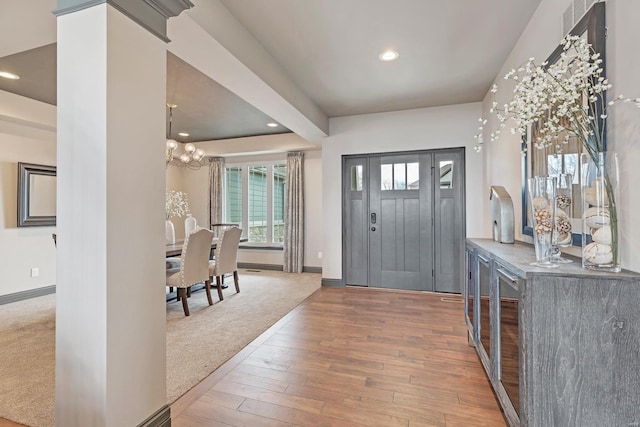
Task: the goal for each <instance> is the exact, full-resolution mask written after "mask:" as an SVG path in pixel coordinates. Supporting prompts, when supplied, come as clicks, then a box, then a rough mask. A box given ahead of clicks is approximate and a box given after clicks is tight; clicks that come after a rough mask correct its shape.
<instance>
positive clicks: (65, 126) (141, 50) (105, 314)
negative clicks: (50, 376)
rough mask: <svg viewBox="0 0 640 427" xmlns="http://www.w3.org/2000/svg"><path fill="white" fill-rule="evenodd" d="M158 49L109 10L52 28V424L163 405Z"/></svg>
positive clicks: (68, 17)
mask: <svg viewBox="0 0 640 427" xmlns="http://www.w3.org/2000/svg"><path fill="white" fill-rule="evenodd" d="M165 92H166V44H165V42H164V41H163V40H161V39H160V38H158V37H156V36H155V35H153V34H151V33H150V32H149V31H147V30H145V29H144V28H142V27H141V26H140V25H138V24H137V23H135V22H134V21H132V20H131V19H130V18H128V17H126V16H125V15H123V14H122V13H121V12H119V11H118V10H117V9H115V8H114V7H112V6H110V5H107V4H105V3H103V4H99V5H97V6H93V7H89V8H87V9H83V10H80V11H76V12H73V13H69V14H65V15H61V16H59V17H58V118H57V122H58V137H57V156H58V220H57V233H58V246H57V297H56V424H57V425H58V426H61V427H62V426H64V427H73V426H113V427H116V426H117V427H122V426H136V425H139V424H140V423H141V422H143V421H144V420H145V419H146V418H147V417H149V416H150V415H151V414H153V413H154V412H156V411H157V410H159V409H161V408H162V407H164V406H165V405H166V380H165V378H166V367H165V364H166V355H165V354H166V353H165V328H166V314H165V313H166V311H165V310H166V305H165V284H164V281H165V278H164V276H165V273H164V246H165V242H164V231H163V230H164V197H165V165H164V159H163V158H164V142H165V103H166V96H165Z"/></svg>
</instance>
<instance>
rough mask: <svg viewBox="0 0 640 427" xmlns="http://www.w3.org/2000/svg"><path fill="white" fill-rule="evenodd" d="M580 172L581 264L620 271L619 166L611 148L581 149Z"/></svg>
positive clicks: (598, 268)
mask: <svg viewBox="0 0 640 427" xmlns="http://www.w3.org/2000/svg"><path fill="white" fill-rule="evenodd" d="M580 163H581V169H582V176H581V182H580V186H581V189H582V203H583V209H582V212H583V214H582V266H583V267H584V268H588V269H592V270H602V271H610V272H619V271H620V270H621V267H620V246H619V236H620V229H619V227H618V225H619V221H618V219H619V218H618V217H619V213H620V212H619V209H618V206H620V194H619V187H620V185H619V184H620V168H619V165H618V154H617V153H615V152H612V151H605V152H602V153H584V154H582V155H581V159H580Z"/></svg>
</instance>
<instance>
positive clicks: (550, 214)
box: [527, 176, 558, 268]
mask: <svg viewBox="0 0 640 427" xmlns="http://www.w3.org/2000/svg"><path fill="white" fill-rule="evenodd" d="M527 184H528V187H529V205H530V206H531V217H532V218H533V243H534V245H535V249H536V262H534V263H532V264H533V265H537V266H539V267H549V268H553V267H557V266H558V264H557V263H556V262H554V261H553V258H552V257H553V246H554V245H553V243H554V241H553V235H554V232H555V227H554V224H555V211H556V202H555V200H556V187H557V178H555V177H547V176H536V177H533V178H530V179H529V181H528V183H527Z"/></svg>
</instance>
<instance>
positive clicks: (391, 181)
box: [380, 163, 420, 190]
mask: <svg viewBox="0 0 640 427" xmlns="http://www.w3.org/2000/svg"><path fill="white" fill-rule="evenodd" d="M419 188H420V164H419V163H394V164H383V165H380V189H381V190H418V189H419Z"/></svg>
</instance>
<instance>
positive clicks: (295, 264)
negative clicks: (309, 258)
mask: <svg viewBox="0 0 640 427" xmlns="http://www.w3.org/2000/svg"><path fill="white" fill-rule="evenodd" d="M303 160H304V154H303V153H300V152H297V153H288V154H287V195H286V197H285V218H284V224H285V225H284V271H285V272H287V273H302V267H303V265H302V264H303V261H304V182H303V163H304V161H303Z"/></svg>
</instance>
